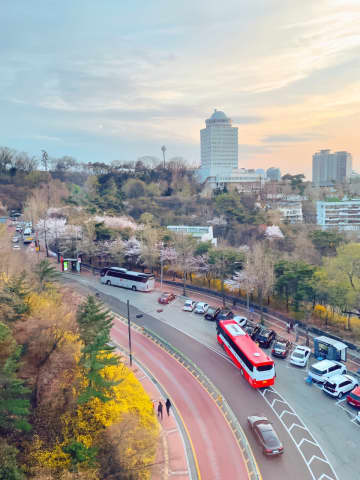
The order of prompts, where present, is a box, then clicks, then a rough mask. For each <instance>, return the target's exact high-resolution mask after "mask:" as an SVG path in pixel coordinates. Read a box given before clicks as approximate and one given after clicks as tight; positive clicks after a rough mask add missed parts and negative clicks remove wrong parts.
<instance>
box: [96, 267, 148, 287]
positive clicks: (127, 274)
mask: <svg viewBox="0 0 360 480" xmlns="http://www.w3.org/2000/svg"><path fill="white" fill-rule="evenodd" d="M101 283H105V284H106V285H115V286H116V287H124V288H131V289H132V290H139V291H140V292H151V291H152V290H154V288H155V276H154V275H153V274H152V273H140V272H131V271H130V270H126V268H119V267H108V268H103V269H102V270H101Z"/></svg>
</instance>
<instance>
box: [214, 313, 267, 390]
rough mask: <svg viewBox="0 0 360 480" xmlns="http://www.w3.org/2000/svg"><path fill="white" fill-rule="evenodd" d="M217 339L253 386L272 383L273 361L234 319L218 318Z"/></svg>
mask: <svg viewBox="0 0 360 480" xmlns="http://www.w3.org/2000/svg"><path fill="white" fill-rule="evenodd" d="M217 340H218V342H219V344H220V345H221V346H222V347H223V348H224V350H225V351H226V353H227V354H228V355H229V357H230V358H231V360H232V361H233V362H234V363H235V365H236V366H237V367H238V368H240V370H241V373H242V375H244V377H245V378H246V380H247V381H248V382H249V383H250V385H251V386H252V387H254V388H263V387H269V386H270V385H274V381H275V368H274V361H273V360H272V359H271V358H270V357H268V356H267V355H266V353H265V352H263V351H262V350H261V348H259V346H258V345H257V344H256V343H255V342H254V341H253V340H252V338H251V337H250V336H249V335H248V334H247V333H246V332H244V330H243V329H242V328H241V327H240V326H239V325H238V324H237V323H236V322H234V320H220V321H219V322H218V325H217Z"/></svg>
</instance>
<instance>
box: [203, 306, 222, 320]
mask: <svg viewBox="0 0 360 480" xmlns="http://www.w3.org/2000/svg"><path fill="white" fill-rule="evenodd" d="M220 310H221V308H220V307H212V306H211V305H209V308H208V309H207V312H206V313H205V316H204V318H205V319H206V320H215V318H216V315H217V314H218V313H219V312H220Z"/></svg>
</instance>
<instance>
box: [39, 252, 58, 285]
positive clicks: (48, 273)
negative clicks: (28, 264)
mask: <svg viewBox="0 0 360 480" xmlns="http://www.w3.org/2000/svg"><path fill="white" fill-rule="evenodd" d="M34 276H35V279H36V281H37V283H38V285H39V291H40V292H41V291H43V290H45V289H46V288H47V287H48V286H51V285H53V283H54V282H56V281H57V280H58V279H59V277H60V273H59V272H58V271H57V270H56V268H55V267H54V266H53V265H51V263H50V262H49V260H48V259H47V258H45V259H43V260H41V261H40V262H39V263H38V264H36V265H35V267H34Z"/></svg>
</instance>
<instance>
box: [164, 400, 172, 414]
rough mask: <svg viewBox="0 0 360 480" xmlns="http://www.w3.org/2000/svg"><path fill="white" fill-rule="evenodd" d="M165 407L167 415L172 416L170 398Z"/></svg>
mask: <svg viewBox="0 0 360 480" xmlns="http://www.w3.org/2000/svg"><path fill="white" fill-rule="evenodd" d="M165 407H166V413H167V414H168V416H169V415H170V407H171V402H170V400H169V399H168V398H167V399H166V403H165Z"/></svg>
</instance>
